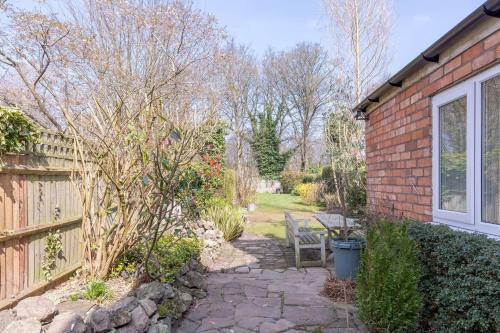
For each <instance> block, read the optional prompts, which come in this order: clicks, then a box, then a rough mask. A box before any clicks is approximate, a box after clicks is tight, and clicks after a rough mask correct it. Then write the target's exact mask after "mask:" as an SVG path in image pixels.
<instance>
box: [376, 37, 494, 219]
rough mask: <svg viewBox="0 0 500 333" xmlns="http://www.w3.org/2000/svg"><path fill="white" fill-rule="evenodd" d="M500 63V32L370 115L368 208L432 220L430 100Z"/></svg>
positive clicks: (399, 215) (437, 67)
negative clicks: (499, 61) (437, 94)
mask: <svg viewBox="0 0 500 333" xmlns="http://www.w3.org/2000/svg"><path fill="white" fill-rule="evenodd" d="M499 59H500V31H497V32H495V33H494V34H492V35H490V36H488V37H487V38H485V39H483V40H482V41H480V42H479V43H477V44H475V45H473V46H472V47H470V48H469V49H467V50H466V51H464V52H463V53H461V54H459V55H458V56H456V57H454V58H452V59H450V60H449V61H447V62H446V63H444V64H439V65H436V69H435V70H433V71H432V72H431V73H430V74H428V75H425V76H423V77H421V78H419V79H418V80H417V81H416V82H415V83H414V84H412V85H410V86H407V87H403V88H400V90H401V91H400V92H399V93H397V94H396V95H395V96H393V97H392V98H391V99H389V100H388V101H387V102H384V103H383V104H381V105H380V106H379V107H377V108H376V109H374V110H373V111H372V112H371V113H370V116H369V120H368V121H367V124H366V163H367V191H368V202H367V205H368V208H370V209H371V210H373V211H375V212H378V213H381V214H384V215H392V216H396V217H408V218H411V219H415V220H418V221H424V222H425V221H431V220H432V105H431V102H432V101H431V98H432V96H433V95H435V94H436V93H437V92H439V91H442V90H444V89H446V88H448V87H450V86H452V85H453V84H455V83H458V82H460V81H462V80H463V79H465V78H467V77H470V76H472V75H474V74H476V73H478V72H479V71H481V70H483V69H485V68H487V67H488V66H490V65H492V64H493V63H497V62H498V60H499ZM412 81H413V80H412Z"/></svg>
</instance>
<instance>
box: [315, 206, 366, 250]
mask: <svg viewBox="0 0 500 333" xmlns="http://www.w3.org/2000/svg"><path fill="white" fill-rule="evenodd" d="M313 217H314V218H315V219H316V220H318V222H319V223H321V224H322V225H323V226H324V227H325V228H326V230H327V231H328V246H330V241H329V240H330V239H332V234H333V235H335V237H340V236H341V232H342V229H343V228H344V217H343V216H342V215H341V214H326V213H319V214H314V215H313ZM346 222H347V235H350V234H351V233H353V232H354V231H355V230H356V229H359V228H360V227H361V226H360V225H359V224H358V223H357V222H356V219H353V218H350V217H348V218H347V219H346ZM330 250H331V248H330Z"/></svg>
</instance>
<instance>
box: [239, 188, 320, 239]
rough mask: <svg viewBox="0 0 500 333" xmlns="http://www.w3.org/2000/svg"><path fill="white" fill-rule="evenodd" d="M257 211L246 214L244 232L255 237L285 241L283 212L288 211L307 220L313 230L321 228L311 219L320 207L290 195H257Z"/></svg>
mask: <svg viewBox="0 0 500 333" xmlns="http://www.w3.org/2000/svg"><path fill="white" fill-rule="evenodd" d="M256 205H257V209H256V210H255V211H254V212H252V213H249V214H248V225H247V226H246V227H245V230H246V231H247V232H249V233H251V234H255V235H265V236H269V237H275V238H278V239H282V240H283V239H285V219H284V212H285V210H288V211H290V212H291V213H292V215H293V216H295V217H298V218H308V219H310V221H311V226H312V227H313V228H314V229H317V228H318V229H319V228H322V226H321V225H320V224H319V223H318V222H317V221H316V220H315V219H314V218H313V217H312V215H313V214H314V213H315V212H317V211H319V210H321V207H320V206H316V205H307V204H305V203H303V202H302V201H301V199H300V197H298V196H294V195H291V194H271V193H257V198H256Z"/></svg>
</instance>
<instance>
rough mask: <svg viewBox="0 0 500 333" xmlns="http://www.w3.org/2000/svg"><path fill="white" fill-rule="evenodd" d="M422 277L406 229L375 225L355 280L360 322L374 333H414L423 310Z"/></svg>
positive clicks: (385, 224)
mask: <svg viewBox="0 0 500 333" xmlns="http://www.w3.org/2000/svg"><path fill="white" fill-rule="evenodd" d="M420 274H421V273H420V266H419V262H418V260H417V248H416V245H415V242H414V241H413V240H411V239H410V238H409V237H408V233H407V229H406V225H396V224H394V223H392V222H390V221H387V220H381V221H379V222H378V223H375V224H374V225H372V226H371V227H370V228H369V229H368V235H367V244H366V248H365V249H364V251H363V253H362V256H361V265H360V268H359V272H358V275H357V278H356V286H357V287H356V298H357V304H358V307H359V317H360V319H361V320H362V321H363V322H364V323H366V324H367V325H368V326H369V327H370V328H371V329H372V330H373V331H374V332H401V333H403V332H405V333H406V332H414V331H415V330H416V329H417V327H418V320H419V314H420V309H421V307H422V297H421V295H420V294H419V292H418V289H417V288H418V282H419V278H420Z"/></svg>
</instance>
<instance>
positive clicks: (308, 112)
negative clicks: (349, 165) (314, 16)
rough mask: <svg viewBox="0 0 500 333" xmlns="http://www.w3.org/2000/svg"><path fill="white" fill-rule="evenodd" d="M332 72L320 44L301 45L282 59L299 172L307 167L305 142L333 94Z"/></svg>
mask: <svg viewBox="0 0 500 333" xmlns="http://www.w3.org/2000/svg"><path fill="white" fill-rule="evenodd" d="M333 69H334V67H333V66H332V63H331V61H330V59H329V58H328V53H327V52H326V50H324V49H323V48H322V47H321V46H320V45H319V44H313V43H300V44H298V45H297V46H296V47H295V48H293V49H292V50H291V51H289V52H286V53H283V54H282V57H281V64H280V67H279V70H280V80H281V82H282V84H283V85H284V87H285V91H286V93H287V98H288V99H289V103H290V107H291V113H290V115H291V117H292V125H293V126H294V129H295V132H296V136H297V139H298V146H299V151H300V169H301V170H305V169H306V168H307V166H308V141H309V138H310V135H311V131H312V129H313V126H314V125H315V122H316V120H317V119H318V117H319V116H320V114H321V112H322V110H323V109H324V108H325V107H326V106H327V105H328V103H330V102H331V99H332V94H333V93H334V82H335V76H334V70H333Z"/></svg>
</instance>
